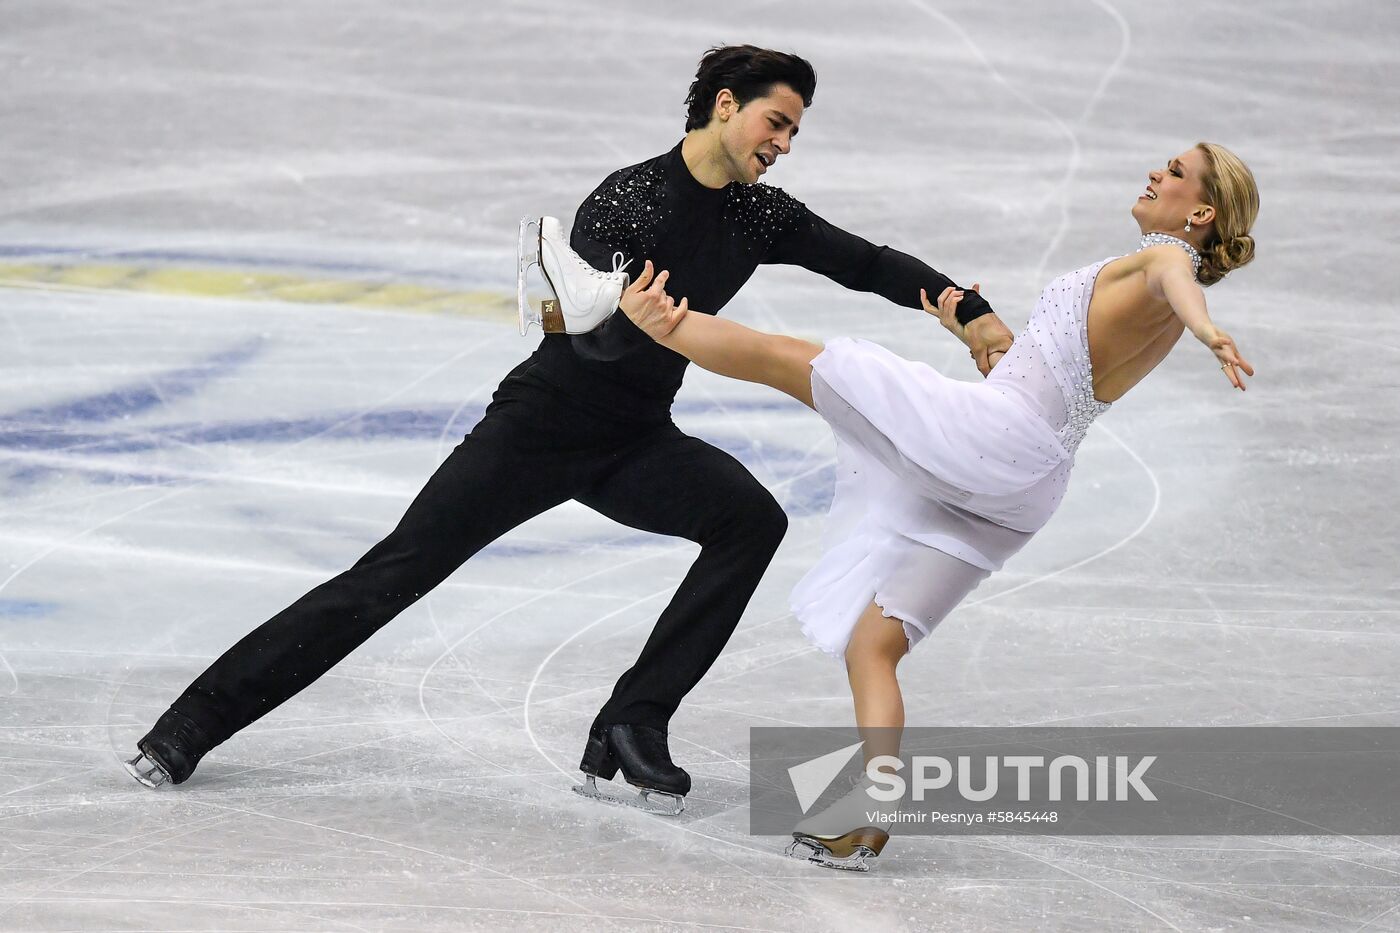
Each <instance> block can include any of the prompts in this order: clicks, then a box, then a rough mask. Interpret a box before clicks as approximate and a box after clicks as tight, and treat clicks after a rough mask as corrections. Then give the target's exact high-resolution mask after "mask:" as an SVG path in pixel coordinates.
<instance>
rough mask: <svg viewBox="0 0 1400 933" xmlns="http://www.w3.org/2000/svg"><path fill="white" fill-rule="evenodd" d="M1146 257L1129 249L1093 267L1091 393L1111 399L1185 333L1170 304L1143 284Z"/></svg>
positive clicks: (1138, 379)
mask: <svg viewBox="0 0 1400 933" xmlns="http://www.w3.org/2000/svg"><path fill="white" fill-rule="evenodd" d="M1147 262H1148V260H1147V257H1146V256H1145V255H1144V254H1143V253H1130V254H1128V255H1127V256H1122V257H1120V258H1118V259H1115V260H1113V261H1112V262H1109V263H1106V264H1105V265H1104V266H1103V268H1102V269H1100V270H1099V274H1098V278H1097V279H1096V280H1095V282H1094V291H1093V296H1092V297H1091V298H1090V301H1089V312H1088V329H1089V331H1088V332H1089V362H1090V363H1091V364H1092V366H1093V370H1094V397H1095V398H1097V399H1098V400H1099V401H1101V402H1116V401H1117V400H1118V399H1120V398H1122V397H1123V396H1124V395H1126V394H1127V392H1128V390H1129V389H1131V388H1132V387H1133V386H1135V385H1137V384H1138V383H1139V382H1141V381H1142V380H1143V377H1145V376H1146V375H1147V374H1148V373H1150V372H1152V370H1154V369H1156V368H1157V364H1158V363H1160V362H1162V360H1164V359H1166V358H1167V354H1168V353H1170V352H1171V349H1172V347H1174V346H1176V342H1177V340H1179V339H1180V338H1181V335H1182V333H1184V332H1185V330H1186V328H1185V325H1184V324H1182V322H1181V318H1179V317H1178V316H1177V315H1176V314H1175V313H1173V311H1172V308H1171V305H1169V304H1168V303H1167V302H1166V301H1164V300H1161V299H1158V298H1155V297H1153V296H1152V294H1151V293H1150V292H1149V291H1148V287H1147V272H1146V268H1147Z"/></svg>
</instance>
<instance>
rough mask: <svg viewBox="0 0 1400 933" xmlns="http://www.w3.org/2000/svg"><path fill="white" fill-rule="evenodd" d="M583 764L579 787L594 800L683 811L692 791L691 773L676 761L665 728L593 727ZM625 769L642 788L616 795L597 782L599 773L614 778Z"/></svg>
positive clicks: (629, 778) (648, 809) (625, 774)
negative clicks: (673, 759)
mask: <svg viewBox="0 0 1400 933" xmlns="http://www.w3.org/2000/svg"><path fill="white" fill-rule="evenodd" d="M579 768H580V769H581V770H582V771H583V774H584V783H583V784H579V785H576V786H575V787H574V791H575V792H577V793H579V794H582V795H583V796H585V797H591V798H593V799H594V800H601V801H603V802H605V803H616V804H621V805H622V806H626V807H636V808H637V809H639V810H645V811H646V812H648V813H658V814H661V815H662V816H680V814H681V811H682V810H684V809H685V795H686V794H688V793H690V775H689V774H687V773H686V772H685V769H684V768H680V767H677V766H676V764H675V763H674V762H672V761H671V752H670V749H668V748H667V746H666V732H665V731H664V730H662V729H654V728H652V727H651V726H630V725H613V726H598V727H594V728H593V729H591V730H589V733H588V745H587V746H586V747H585V748H584V750H583V761H582V762H580V763H579ZM619 768H621V769H622V777H623V779H624V780H626V781H627V783H628V784H631V785H632V786H633V787H635V788H637V790H638V791H639V793H638V794H637V795H636V796H635V797H634V796H632V795H616V794H612V793H609V792H607V791H605V790H602V789H600V788H599V787H598V781H597V779H598V778H602V779H603V780H605V781H607V780H611V779H612V777H613V775H615V774H617V772H618V769H619Z"/></svg>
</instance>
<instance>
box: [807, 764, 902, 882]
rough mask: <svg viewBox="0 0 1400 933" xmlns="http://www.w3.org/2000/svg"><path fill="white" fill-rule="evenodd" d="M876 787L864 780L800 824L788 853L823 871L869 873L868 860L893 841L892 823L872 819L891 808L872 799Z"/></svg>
mask: <svg viewBox="0 0 1400 933" xmlns="http://www.w3.org/2000/svg"><path fill="white" fill-rule="evenodd" d="M873 786H874V785H873V783H872V782H871V780H870V779H869V778H868V777H862V778H861V779H860V781H859V782H858V783H857V784H856V785H855V786H854V787H853V788H852V789H851V792H850V793H848V794H846V796H844V797H842V798H841V799H840V800H838V801H836V802H835V803H833V804H832V805H831V806H829V807H827V808H826V809H825V810H822V811H821V812H819V813H814V814H812V815H811V816H809V817H807V818H806V819H805V820H803V821H802V822H801V823H798V824H797V825H796V826H795V827H793V830H792V842H791V843H790V844H789V845H788V847H787V854H788V855H790V856H792V857H793V858H796V859H803V860H805V861H809V862H816V863H817V864H818V865H821V866H822V867H823V868H839V869H843V870H845V871H869V870H870V866H869V865H867V864H865V860H866V859H867V858H875V857H876V856H878V855H879V854H880V850H881V849H883V848H884V847H885V843H886V842H888V841H889V838H890V824H889V823H887V822H882V821H878V820H871V819H870V818H869V817H870V816H872V815H873V811H876V810H885V809H887V808H888V807H890V806H891V805H890V804H888V803H883V802H881V801H878V800H876V799H875V798H874V797H871V796H870V788H871V787H873Z"/></svg>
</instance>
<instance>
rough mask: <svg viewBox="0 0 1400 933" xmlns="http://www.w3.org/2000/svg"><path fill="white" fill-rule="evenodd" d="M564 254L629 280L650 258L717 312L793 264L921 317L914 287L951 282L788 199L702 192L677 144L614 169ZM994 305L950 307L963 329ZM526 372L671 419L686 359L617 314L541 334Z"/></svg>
mask: <svg viewBox="0 0 1400 933" xmlns="http://www.w3.org/2000/svg"><path fill="white" fill-rule="evenodd" d="M571 245H572V246H573V248H574V249H575V250H576V251H577V252H578V253H579V255H581V256H582V257H583V258H584V259H586V260H588V262H589V263H590V264H591V265H593V266H594V267H595V268H598V269H612V268H613V257H614V254H615V253H618V252H620V253H622V254H623V256H624V257H625V258H626V259H630V260H631V261H632V263H631V265H630V266H629V268H628V271H629V272H631V273H632V275H633V276H634V277H635V276H636V275H637V274H638V273H639V272H640V268H639V267H640V266H641V264H642V263H643V262H644V261H645V260H647V259H650V260H651V261H652V264H653V265H654V266H655V268H656V270H657V271H658V272H659V271H661V270H663V269H667V270H670V278H669V279H668V281H667V283H666V291H667V293H668V294H670V295H673V296H675V298H676V300H677V301H679V300H680V299H681V297H682V296H684V297H686V298H689V299H690V307H691V308H693V309H696V310H698V311H702V312H705V313H709V314H714V313H716V312H718V311H719V310H720V309H721V308H723V307H724V306H725V305H726V304H727V303H728V302H729V299H731V298H733V297H734V295H735V293H736V292H738V291H739V289H740V287H742V286H743V284H744V283H745V282H747V281H748V280H749V277H750V276H752V275H753V273H754V271H755V270H756V269H757V268H758V265H759V264H760V263H784V264H790V265H798V266H802V267H804V268H807V269H811V270H812V271H813V272H819V273H821V274H822V275H825V276H827V277H828V278H830V279H832V280H833V281H835V282H837V283H839V284H841V285H844V286H846V287H847V288H850V289H854V290H856V291H864V292H873V293H875V294H877V295H881V296H883V297H885V298H888V299H889V300H890V301H892V302H894V303H895V304H898V305H903V306H905V307H909V308H921V307H922V306H921V305H920V303H919V289H920V288H924V289H927V291H928V293H929V295H930V296H937V295H938V294H939V293H940V292H941V291H942V290H943V289H944V288H947V287H948V286H949V285H953V284H954V283H953V281H952V280H951V279H949V278H948V277H947V276H945V275H943V274H942V273H941V272H938V271H936V270H934V269H932V268H930V267H929V266H927V265H925V264H924V263H922V262H920V261H919V260H917V259H915V258H914V257H912V256H909V255H906V254H905V253H901V252H899V251H898V250H894V249H891V248H890V247H888V246H875V245H873V244H872V243H870V242H868V241H866V240H863V239H861V238H860V237H858V236H855V235H854V234H851V233H847V232H846V231H845V230H842V229H840V228H839V227H836V226H833V225H832V224H829V223H827V222H826V221H825V220H823V219H822V218H820V217H818V216H817V215H816V214H814V213H812V212H811V211H810V210H808V209H807V207H806V205H804V204H802V202H800V201H798V200H797V199H796V198H794V197H792V196H791V195H789V194H787V193H786V192H784V191H782V190H781V189H778V188H774V187H771V186H769V185H765V184H761V183H760V184H755V185H743V184H739V183H737V182H734V183H731V184H729V185H726V186H725V187H723V188H718V189H715V188H707V187H705V186H704V185H702V184H700V182H699V181H697V180H696V179H695V176H693V175H691V173H690V170H689V169H688V168H687V167H686V164H685V160H684V159H683V158H682V157H681V147H680V145H679V144H677V146H676V147H675V148H674V149H672V150H671V151H670V152H667V153H665V154H664V155H660V156H657V157H656V158H653V159H648V160H647V161H645V162H641V163H638V164H637V165H633V166H629V167H628V168H624V169H619V170H618V171H616V172H614V173H613V174H611V175H609V176H608V177H607V178H606V179H604V181H603V183H602V184H601V185H599V186H598V187H597V189H595V190H594V192H593V193H592V194H591V195H589V196H588V198H587V199H586V200H585V201H584V202H583V204H581V205H580V206H579V209H578V213H577V215H576V217H575V220H574V228H573V234H572V236H571ZM991 310H992V309H991V306H990V305H988V304H987V302H986V300H985V299H983V298H982V296H980V295H978V294H977V293H976V292H972V291H968V292H967V293H966V295H965V296H964V297H963V300H962V303H961V305H960V306H959V309H958V319H959V320H960V321H962V322H964V323H966V322H967V321H970V320H972V319H973V318H976V317H979V316H981V315H983V314H986V313H988V312H990V311H991ZM530 363H531V364H532V365H530V366H529V370H528V371H529V374H530V375H531V376H534V377H538V378H540V379H542V380H544V381H545V382H547V383H549V384H550V385H552V386H554V387H556V388H558V389H561V390H563V391H564V392H565V393H567V394H568V395H569V396H570V397H571V399H572V400H573V401H574V402H575V403H576V404H581V405H584V406H586V407H588V408H590V409H594V410H597V411H601V412H607V413H610V414H612V415H613V416H615V417H618V418H624V419H629V420H631V419H636V420H643V421H652V420H662V419H665V418H667V417H669V412H670V406H671V402H672V400H673V399H674V398H675V395H676V391H677V390H678V389H679V388H680V386H681V380H682V378H683V377H684V375H685V368H686V366H687V364H688V363H689V361H688V360H686V359H685V357H683V356H681V355H680V354H678V353H675V352H673V351H671V350H668V349H666V348H665V347H662V346H660V345H659V344H657V343H654V342H653V341H652V340H651V338H649V337H647V336H646V335H645V334H643V333H642V332H641V330H639V329H638V328H637V326H636V325H635V324H633V323H632V322H631V320H630V319H629V318H628V317H627V316H626V315H624V314H622V313H620V312H619V313H617V314H614V315H613V316H612V317H611V318H609V319H608V320H607V321H606V322H605V323H604V324H603V325H602V326H601V327H599V328H598V329H597V330H594V331H593V332H592V333H589V334H583V335H579V336H568V335H565V334H548V335H546V336H545V337H544V340H543V341H542V342H541V343H540V346H539V348H538V349H537V350H536V351H535V354H534V356H533V357H532V358H531V361H530Z"/></svg>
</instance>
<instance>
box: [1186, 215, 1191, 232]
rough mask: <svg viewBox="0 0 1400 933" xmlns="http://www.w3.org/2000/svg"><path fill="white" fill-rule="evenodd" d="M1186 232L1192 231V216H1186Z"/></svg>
mask: <svg viewBox="0 0 1400 933" xmlns="http://www.w3.org/2000/svg"><path fill="white" fill-rule="evenodd" d="M1186 232H1187V233H1190V232H1191V218H1190V217H1187V218H1186Z"/></svg>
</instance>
